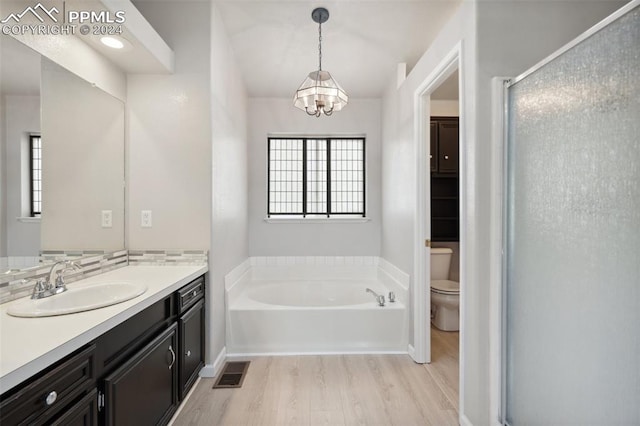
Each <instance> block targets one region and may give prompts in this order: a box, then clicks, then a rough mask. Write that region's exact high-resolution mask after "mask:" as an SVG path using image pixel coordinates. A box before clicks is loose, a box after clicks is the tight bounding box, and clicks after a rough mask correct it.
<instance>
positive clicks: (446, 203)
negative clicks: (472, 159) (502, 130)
mask: <svg viewBox="0 0 640 426" xmlns="http://www.w3.org/2000/svg"><path fill="white" fill-rule="evenodd" d="M430 139H431V141H430V150H431V158H430V164H431V239H432V241H458V240H459V239H460V232H459V228H460V217H459V216H460V213H459V210H460V205H459V180H458V167H459V124H458V117H431V138H430Z"/></svg>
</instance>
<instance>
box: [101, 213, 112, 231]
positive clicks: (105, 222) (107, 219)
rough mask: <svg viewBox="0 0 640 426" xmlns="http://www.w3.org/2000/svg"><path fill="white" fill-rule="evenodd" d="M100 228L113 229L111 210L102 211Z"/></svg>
mask: <svg viewBox="0 0 640 426" xmlns="http://www.w3.org/2000/svg"><path fill="white" fill-rule="evenodd" d="M102 227H103V228H111V227H113V212H112V211H111V210H102Z"/></svg>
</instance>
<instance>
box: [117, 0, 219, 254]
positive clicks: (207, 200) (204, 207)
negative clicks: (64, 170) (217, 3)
mask: <svg viewBox="0 0 640 426" xmlns="http://www.w3.org/2000/svg"><path fill="white" fill-rule="evenodd" d="M136 6H137V7H138V9H139V10H140V12H141V13H142V14H143V15H144V16H145V18H146V19H147V20H148V21H149V23H151V25H152V26H153V27H154V28H155V29H156V31H158V33H159V34H160V35H161V36H162V38H163V39H164V40H165V41H166V42H167V44H168V45H169V46H170V47H172V48H173V50H174V51H175V61H176V65H175V73H174V74H172V75H149V74H138V75H134V74H129V75H128V76H127V160H128V166H127V184H128V191H127V197H128V202H127V231H128V242H127V247H128V248H129V249H142V250H144V249H171V248H173V249H207V250H208V249H209V248H210V234H211V124H210V120H211V107H210V96H209V89H210V83H209V79H210V77H209V74H210V65H209V30H210V12H209V3H208V2H154V1H140V2H136ZM142 210H151V212H152V227H151V228H142V226H141V223H140V216H141V211H142Z"/></svg>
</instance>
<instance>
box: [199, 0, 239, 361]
mask: <svg viewBox="0 0 640 426" xmlns="http://www.w3.org/2000/svg"><path fill="white" fill-rule="evenodd" d="M211 126H212V135H211V136H212V142H213V205H212V221H211V226H212V230H211V257H210V260H209V265H210V273H209V279H210V286H209V289H210V292H209V301H208V307H207V308H208V315H209V322H208V329H207V333H208V342H209V343H208V348H209V351H208V355H207V364H212V363H213V361H214V358H215V357H216V356H217V355H218V353H219V352H220V351H221V350H222V348H224V346H225V304H224V294H225V288H224V276H225V275H226V274H228V273H229V272H230V271H231V270H232V269H233V268H235V267H236V266H238V265H239V264H240V263H242V262H243V261H244V260H246V259H247V258H248V257H249V237H248V222H247V216H248V171H247V167H248V161H247V150H248V143H247V94H246V91H245V88H244V85H243V82H242V79H241V77H240V72H239V70H238V68H237V66H236V62H235V59H234V57H233V52H232V51H231V48H230V47H229V42H228V39H227V36H226V34H225V30H224V25H223V24H222V21H221V19H220V15H219V12H218V10H217V8H216V6H215V5H212V7H211Z"/></svg>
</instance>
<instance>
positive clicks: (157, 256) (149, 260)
mask: <svg viewBox="0 0 640 426" xmlns="http://www.w3.org/2000/svg"><path fill="white" fill-rule="evenodd" d="M207 262H208V252H207V250H129V265H132V266H135V265H206V264H207Z"/></svg>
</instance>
